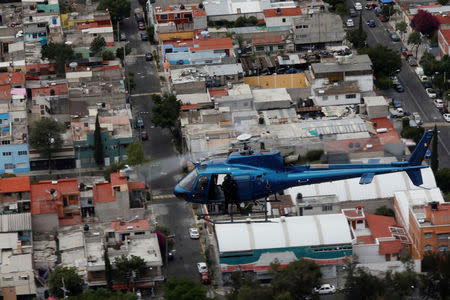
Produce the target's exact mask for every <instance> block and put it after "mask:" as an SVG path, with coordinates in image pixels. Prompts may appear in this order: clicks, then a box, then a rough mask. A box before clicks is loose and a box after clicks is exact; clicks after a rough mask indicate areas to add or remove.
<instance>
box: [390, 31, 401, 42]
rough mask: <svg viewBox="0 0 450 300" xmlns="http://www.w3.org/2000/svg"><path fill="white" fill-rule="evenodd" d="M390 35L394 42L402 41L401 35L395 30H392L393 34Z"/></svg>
mask: <svg viewBox="0 0 450 300" xmlns="http://www.w3.org/2000/svg"><path fill="white" fill-rule="evenodd" d="M389 37H390V38H391V40H392V41H393V42H399V41H400V37H399V36H398V35H397V34H396V33H395V32H391V34H389Z"/></svg>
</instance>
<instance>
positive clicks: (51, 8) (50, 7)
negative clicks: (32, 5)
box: [36, 4, 59, 13]
mask: <svg viewBox="0 0 450 300" xmlns="http://www.w3.org/2000/svg"><path fill="white" fill-rule="evenodd" d="M36 8H37V10H40V11H44V12H57V13H59V5H58V4H38V5H36Z"/></svg>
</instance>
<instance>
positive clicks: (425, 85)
mask: <svg viewBox="0 0 450 300" xmlns="http://www.w3.org/2000/svg"><path fill="white" fill-rule="evenodd" d="M422 85H423V87H424V88H426V89H428V88H432V87H433V85H432V84H431V82H430V81H424V82H422Z"/></svg>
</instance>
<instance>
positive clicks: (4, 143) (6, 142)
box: [2, 141, 11, 145]
mask: <svg viewBox="0 0 450 300" xmlns="http://www.w3.org/2000/svg"><path fill="white" fill-rule="evenodd" d="M10 143H11V141H2V145H9V144H10Z"/></svg>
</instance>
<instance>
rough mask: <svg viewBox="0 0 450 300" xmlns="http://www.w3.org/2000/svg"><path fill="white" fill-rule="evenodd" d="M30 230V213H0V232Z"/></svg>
mask: <svg viewBox="0 0 450 300" xmlns="http://www.w3.org/2000/svg"><path fill="white" fill-rule="evenodd" d="M24 230H31V214H30V213H21V214H4V215H0V232H16V231H24Z"/></svg>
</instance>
